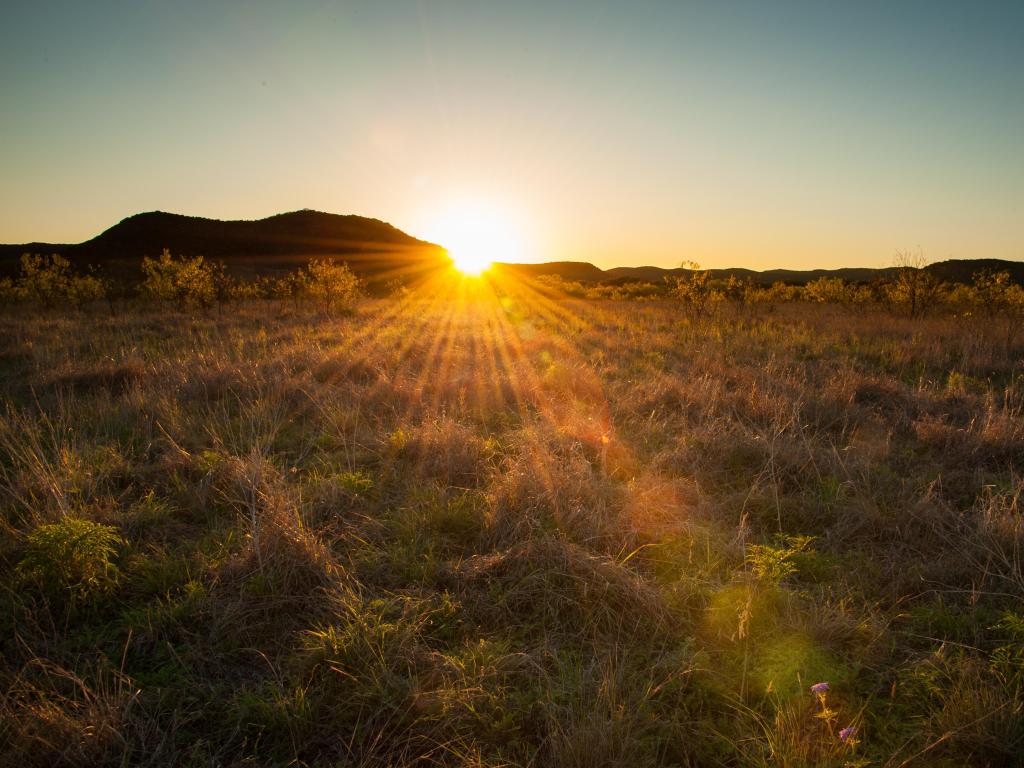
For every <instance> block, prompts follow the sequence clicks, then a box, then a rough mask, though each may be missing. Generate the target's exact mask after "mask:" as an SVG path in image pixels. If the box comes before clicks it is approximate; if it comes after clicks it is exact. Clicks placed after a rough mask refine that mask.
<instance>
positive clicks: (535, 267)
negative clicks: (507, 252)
mask: <svg viewBox="0 0 1024 768" xmlns="http://www.w3.org/2000/svg"><path fill="white" fill-rule="evenodd" d="M494 269H496V270H498V271H499V272H505V273H507V274H512V275H519V276H521V277H541V276H543V275H557V276H558V277H561V278H562V279H563V280H578V281H580V282H590V283H596V282H600V281H602V280H604V279H606V277H607V275H608V273H607V272H605V271H604V270H602V269H599V268H598V267H595V266H594V265H593V264H591V263H590V262H587V261H548V262H545V263H543V264H505V263H501V262H498V263H496V264H494Z"/></svg>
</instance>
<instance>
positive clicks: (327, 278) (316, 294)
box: [303, 259, 360, 312]
mask: <svg viewBox="0 0 1024 768" xmlns="http://www.w3.org/2000/svg"><path fill="white" fill-rule="evenodd" d="M303 288H304V289H305V292H306V293H307V294H308V295H309V296H310V297H312V299H313V300H314V301H315V302H316V303H317V306H318V307H319V308H320V309H321V310H322V311H324V312H335V311H338V310H341V309H345V308H346V307H348V306H349V305H350V304H351V303H352V302H353V301H354V300H355V299H356V298H357V297H358V296H359V293H360V286H359V278H358V277H356V274H355V273H354V272H353V271H352V270H351V269H349V267H348V264H336V263H335V262H334V259H312V260H310V262H309V265H308V266H307V267H306V272H305V280H304V286H303Z"/></svg>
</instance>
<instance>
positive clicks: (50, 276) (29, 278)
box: [10, 253, 107, 309]
mask: <svg viewBox="0 0 1024 768" xmlns="http://www.w3.org/2000/svg"><path fill="white" fill-rule="evenodd" d="M106 293H107V288H106V285H105V284H104V282H103V281H102V280H101V279H100V278H99V276H98V275H97V274H96V273H95V271H94V270H92V269H90V271H89V272H88V273H87V274H85V275H77V274H75V273H74V271H73V270H72V268H71V262H70V261H68V260H67V259H65V258H64V257H63V256H61V255H60V254H57V253H55V254H52V255H50V256H41V255H39V254H30V253H26V254H23V255H22V257H21V274H20V275H19V276H18V279H17V281H15V282H13V283H11V284H10V298H12V299H16V300H21V301H29V302H33V303H36V304H39V305H40V306H42V307H44V308H46V309H49V308H51V307H53V306H55V305H56V304H58V303H60V302H64V303H68V304H72V305H74V306H81V305H83V304H87V303H89V302H91V301H98V300H100V299H102V298H104V297H105V296H106Z"/></svg>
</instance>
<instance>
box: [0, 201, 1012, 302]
mask: <svg viewBox="0 0 1024 768" xmlns="http://www.w3.org/2000/svg"><path fill="white" fill-rule="evenodd" d="M164 248H167V249H169V250H170V251H171V253H173V254H174V255H176V256H205V257H207V258H208V259H214V260H217V259H219V260H223V261H224V262H225V263H227V265H228V266H229V268H230V269H231V270H232V271H234V272H238V273H257V272H273V271H280V270H287V269H294V268H295V267H296V266H299V265H301V264H304V263H305V262H306V261H308V260H309V259H310V258H311V257H316V256H333V257H336V258H338V259H340V260H344V261H347V262H348V263H349V265H350V266H351V267H352V269H353V270H355V271H356V273H358V274H360V275H361V276H363V277H365V278H368V279H370V280H373V281H375V282H382V281H385V280H387V279H390V278H391V277H403V278H404V277H409V278H415V276H416V275H417V274H423V273H426V272H429V271H431V270H434V269H438V268H443V267H447V266H448V265H449V264H450V261H449V259H448V257H447V253H446V252H445V250H444V248H442V247H441V246H439V245H435V244H433V243H428V242H425V241H423V240H417V239H416V238H415V237H412V236H411V235H407V234H406V233H405V232H402V231H401V230H400V229H397V228H395V227H393V226H391V225H390V224H388V223H386V222H383V221H380V220H378V219H370V218H366V217H363V216H341V215H337V214H332V213H322V212H320V211H311V210H302V211H294V212H292V213H281V214H278V215H276V216H270V217H268V218H266V219H256V220H252V221H249V220H242V221H221V220H219V219H204V218H200V217H197V216H182V215H179V214H174V213H164V212H162V211H153V212H151V213H140V214H137V215H135V216H130V217H128V218H127V219H124V220H123V221H121V222H119V223H118V224H115V225H114V226H112V227H111V228H110V229H108V230H106V231H105V232H102V233H101V234H99V235H97V236H96V237H94V238H92V239H91V240H87V241H86V242H84V243H74V244H56V243H26V244H23V245H0V274H2V273H11V272H13V271H15V270H16V269H17V261H18V259H19V258H20V257H21V254H23V253H26V252H28V253H60V254H62V255H64V256H66V257H67V258H68V259H70V260H71V261H72V262H74V263H76V264H79V265H83V266H84V265H86V264H97V265H104V266H106V267H107V269H108V271H111V272H133V271H134V272H137V270H138V267H139V263H140V262H141V259H142V257H143V256H158V255H159V254H160V253H161V251H163V249H164ZM495 269H496V270H497V271H498V272H504V273H506V274H510V275H519V276H522V277H540V276H542V275H557V276H558V277H561V278H563V279H565V280H572V281H578V282H582V283H624V282H638V281H639V282H654V283H660V282H661V281H662V280H663V279H664V278H665V277H669V276H673V275H681V274H684V273H686V271H687V270H685V269H683V268H681V267H677V268H664V267H650V266H647V267H615V268H613V269H608V270H602V269H599V268H598V267H595V266H594V265H593V264H590V263H588V262H583V261H552V262H547V263H544V264H495ZM983 269H991V270H995V271H1003V270H1005V271H1007V272H1009V273H1010V275H1011V277H1012V278H1013V280H1014V281H1015V282H1017V283H1019V284H1022V285H1024V262H1018V261H1004V260H1001V259H954V260H949V261H942V262H938V263H935V264H932V265H930V266H929V267H928V270H929V271H930V272H932V273H933V274H935V275H936V276H937V277H939V278H941V279H942V280H946V281H949V282H960V283H967V282H970V281H971V278H972V277H973V276H974V274H975V273H976V272H979V271H981V270H983ZM893 271H894V268H892V267H887V268H881V269H871V268H863V267H852V268H846V269H813V270H792V269H772V270H767V271H764V272H756V271H753V270H749V269H738V268H737V269H715V270H712V273H713V275H714V276H715V277H716V278H727V277H730V276H733V275H734V276H736V277H740V278H744V279H749V280H752V281H754V282H756V283H761V284H771V283H775V282H785V283H791V284H803V283H807V282H810V281H811V280H817V279H818V278H821V277H836V278H842V279H844V280H848V281H850V282H854V283H867V282H871V281H872V280H876V279H879V278H885V277H888V276H891V274H892V272H893Z"/></svg>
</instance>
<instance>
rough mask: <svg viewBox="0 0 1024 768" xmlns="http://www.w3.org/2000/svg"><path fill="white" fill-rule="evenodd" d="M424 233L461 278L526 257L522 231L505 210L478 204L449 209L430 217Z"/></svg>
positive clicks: (475, 202) (456, 205)
mask: <svg viewBox="0 0 1024 768" xmlns="http://www.w3.org/2000/svg"><path fill="white" fill-rule="evenodd" d="M427 229H428V238H429V239H430V240H433V241H434V242H436V243H438V244H439V245H441V246H442V247H444V248H445V249H446V250H447V251H448V255H449V256H450V257H451V260H452V265H453V266H454V267H455V269H457V270H458V271H459V272H461V273H462V274H464V275H469V276H476V275H480V274H481V273H483V272H485V271H487V270H488V269H489V268H490V267H491V265H492V264H493V263H494V262H496V261H497V262H502V261H504V262H516V261H522V260H523V258H524V256H525V248H524V245H523V237H522V228H521V227H520V226H517V224H516V222H514V220H513V217H512V216H511V215H510V214H509V213H508V212H507V211H506V210H503V209H502V208H500V207H498V206H495V205H491V204H489V203H486V202H483V201H480V200H474V201H470V202H463V203H458V204H453V205H451V206H449V207H448V208H446V209H444V210H443V211H442V212H441V213H440V214H438V215H436V216H432V217H431V219H430V222H429V224H428V227H427Z"/></svg>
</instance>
